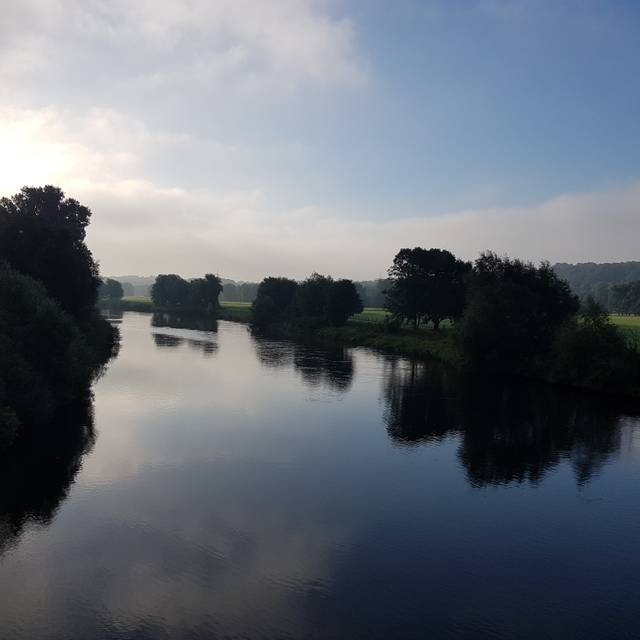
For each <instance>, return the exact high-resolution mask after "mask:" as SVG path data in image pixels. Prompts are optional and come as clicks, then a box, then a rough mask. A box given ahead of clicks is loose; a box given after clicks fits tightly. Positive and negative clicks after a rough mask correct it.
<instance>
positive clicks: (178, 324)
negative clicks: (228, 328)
mask: <svg viewBox="0 0 640 640" xmlns="http://www.w3.org/2000/svg"><path fill="white" fill-rule="evenodd" d="M151 326H152V327H158V328H171V329H192V330H196V331H202V332H206V334H208V335H205V336H203V337H202V338H191V337H189V338H187V337H184V336H181V335H175V334H170V333H158V332H154V333H152V336H153V341H154V342H155V345H156V346H157V347H159V348H161V349H162V348H174V347H179V346H180V345H182V344H187V345H188V346H189V347H190V348H192V349H195V350H196V351H200V352H202V355H203V356H205V357H210V356H212V355H214V354H215V353H216V352H217V351H218V343H217V342H216V341H215V340H214V339H212V336H211V335H209V334H212V333H217V332H218V321H217V319H216V317H215V316H213V315H211V314H206V313H205V314H203V313H196V314H193V313H167V312H158V311H157V312H154V314H153V315H152V317H151Z"/></svg>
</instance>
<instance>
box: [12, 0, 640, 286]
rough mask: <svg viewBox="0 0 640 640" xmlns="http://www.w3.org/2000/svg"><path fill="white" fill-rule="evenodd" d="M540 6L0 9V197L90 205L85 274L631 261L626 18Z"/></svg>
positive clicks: (634, 205) (630, 59)
mask: <svg viewBox="0 0 640 640" xmlns="http://www.w3.org/2000/svg"><path fill="white" fill-rule="evenodd" d="M544 4H545V3H529V2H524V1H522V2H506V1H505V2H490V3H487V2H470V3H469V4H468V7H467V9H465V10H462V9H461V10H459V11H453V12H449V10H448V8H447V4H444V3H439V2H432V3H422V2H418V3H411V2H403V3H398V5H397V7H396V9H394V10H391V9H390V8H389V7H388V6H376V5H377V3H371V5H370V6H368V8H367V9H366V10H364V9H362V5H359V4H356V3H350V2H344V3H343V2H339V1H338V0H335V1H333V0H331V1H330V0H260V1H259V2H257V1H253V2H250V1H249V0H216V1H204V0H203V1H199V0H191V1H189V2H187V1H174V2H160V1H151V0H148V1H143V0H140V1H134V2H131V1H125V0H119V1H113V2H109V3H103V2H97V1H95V2H94V1H83V2H80V1H78V2H73V1H70V0H69V1H65V0H27V1H25V0H22V1H20V2H18V1H15V2H14V1H13V0H9V1H8V2H4V3H3V12H2V18H1V20H2V25H1V26H2V39H0V82H1V83H2V85H1V86H2V87H3V91H2V93H1V94H0V148H1V149H2V154H1V156H0V193H2V194H7V195H8V194H10V193H12V192H15V191H16V190H17V189H18V188H19V187H20V186H22V185H24V184H31V185H39V184H45V183H53V184H58V185H60V186H62V187H63V188H64V189H65V191H66V192H67V193H68V195H71V196H73V197H76V198H78V199H80V200H81V201H82V202H83V203H85V204H87V205H88V206H90V207H91V208H92V210H93V211H94V219H93V222H92V226H91V230H90V236H89V243H90V247H91V249H92V250H93V252H94V254H95V256H96V257H97V258H98V260H99V261H100V263H101V265H102V270H103V272H104V273H107V274H116V273H119V274H122V273H138V274H151V273H158V272H169V271H171V272H178V273H182V274H183V275H185V276H192V275H197V274H201V273H203V272H205V271H206V272H209V271H213V272H217V273H219V274H221V275H224V276H228V277H234V278H237V279H256V278H260V277H262V276H264V275H266V274H269V273H272V274H276V273H277V274H285V275H290V276H295V277H303V276H305V275H307V274H308V273H310V272H311V271H314V270H317V271H322V272H330V273H333V274H334V275H336V276H352V277H356V278H367V277H377V276H378V275H381V274H383V273H384V271H385V269H386V267H387V266H388V264H389V263H390V261H391V259H392V257H393V255H394V253H395V252H396V251H397V249H398V248H400V247H402V246H413V245H422V246H439V247H446V248H449V249H451V250H453V251H454V252H456V253H457V254H459V255H461V256H463V257H466V258H472V257H474V256H476V255H477V253H478V252H480V251H482V250H484V249H494V250H497V251H499V252H507V253H509V254H511V255H518V256H522V257H525V258H531V259H536V260H537V259H543V258H544V259H549V260H551V261H586V260H594V261H608V260H630V259H637V258H638V257H639V256H638V252H637V238H638V237H640V215H638V214H639V211H638V202H639V201H640V199H639V196H640V166H639V165H640V162H639V161H638V159H637V157H636V156H637V154H635V153H633V152H632V149H636V150H637V148H638V147H637V145H638V142H640V128H639V126H638V123H637V114H636V117H635V119H632V117H631V116H632V111H633V109H632V106H633V104H636V106H637V102H634V101H635V100H636V99H637V97H638V95H637V88H636V86H635V85H636V84H637V82H636V83H635V84H631V83H629V82H628V78H627V76H626V75H625V74H627V73H629V74H635V72H637V67H638V61H639V60H640V58H639V57H638V55H637V53H638V50H637V44H635V43H634V42H633V39H632V38H631V34H632V33H633V29H632V27H633V25H634V24H635V26H636V27H637V26H638V22H637V15H635V13H634V12H633V10H632V9H629V11H630V13H624V12H622V10H621V12H619V13H613V12H611V13H608V14H607V15H605V16H602V15H597V14H595V13H594V11H593V7H592V6H591V5H590V3H581V4H578V3H572V2H567V3H562V5H563V6H568V9H571V11H568V12H567V13H563V12H558V11H555V12H552V13H551V14H549V12H543V11H541V10H540V7H541V6H544ZM622 4H624V3H622ZM449 6H450V5H449ZM549 6H551V4H550V5H549ZM580 7H582V9H580ZM516 9H517V11H516ZM390 12H391V13H390ZM571 12H573V15H574V17H575V15H576V13H577V14H578V17H580V18H581V20H570V19H569V18H570V17H571ZM634 20H636V22H635V23H634V22H633V21H634ZM563 21H564V22H563ZM630 21H631V23H630ZM576 25H577V26H576ZM487 29H490V30H491V32H492V42H494V44H495V48H497V49H498V50H499V52H500V53H501V55H500V56H493V55H492V54H491V53H490V52H489V50H486V49H483V40H484V38H485V37H486V30H487ZM516 32H517V33H516ZM558 32H561V33H562V34H563V37H564V41H563V43H564V44H561V45H554V46H561V47H566V50H565V51H564V53H566V54H567V55H566V56H565V57H560V56H561V54H562V53H563V51H562V50H557V51H554V53H555V54H557V55H558V58H557V60H555V61H552V60H550V59H549V57H548V51H547V50H546V49H547V48H548V47H545V42H544V40H541V39H540V38H541V36H545V35H546V36H549V37H551V36H554V37H555V36H557V34H558ZM518 34H519V37H516V36H517V35H518ZM523 43H524V44H523ZM536 43H537V44H536ZM594 44H598V45H599V46H600V49H599V58H598V62H597V64H595V63H594V64H593V65H592V66H591V71H589V70H588V69H584V68H583V67H585V66H587V65H588V64H590V60H589V59H588V58H587V59H586V60H585V59H584V56H583V55H582V54H583V52H584V51H586V50H587V48H589V51H591V47H593V45H594ZM492 46H493V45H492ZM478 51H480V52H482V51H485V52H487V55H486V58H484V59H482V58H480V60H481V62H479V59H478ZM502 54H512V55H511V58H512V60H511V61H510V60H509V56H508V55H502ZM567 56H568V57H567ZM616 56H617V58H618V61H619V60H621V59H622V60H623V61H624V62H625V65H626V66H624V68H618V67H615V68H616V71H615V72H612V71H610V69H609V68H608V66H607V64H608V63H607V61H608V60H609V58H610V59H611V60H610V62H611V64H612V65H613V60H614V59H615V58H616ZM621 56H622V58H621ZM521 60H526V61H528V63H529V66H528V67H523V66H519V62H520V61H521ZM612 68H613V67H612ZM475 72H477V73H475ZM478 74H479V76H478ZM603 84H604V85H606V89H607V91H608V93H607V92H601V90H602V89H603ZM536 87H538V88H539V90H540V93H539V94H536V93H535V89H536ZM569 89H571V91H569ZM599 92H600V95H596V94H598V93H599ZM595 123H599V125H598V126H594V124H595Z"/></svg>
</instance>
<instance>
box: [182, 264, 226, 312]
mask: <svg viewBox="0 0 640 640" xmlns="http://www.w3.org/2000/svg"><path fill="white" fill-rule="evenodd" d="M221 291H222V283H221V282H220V278H218V276H214V275H213V274H211V273H207V274H206V275H205V277H204V278H194V279H193V280H190V281H189V301H188V304H189V306H190V307H191V308H192V309H201V310H206V311H209V312H211V311H215V310H216V309H217V308H218V296H219V295H220V292H221Z"/></svg>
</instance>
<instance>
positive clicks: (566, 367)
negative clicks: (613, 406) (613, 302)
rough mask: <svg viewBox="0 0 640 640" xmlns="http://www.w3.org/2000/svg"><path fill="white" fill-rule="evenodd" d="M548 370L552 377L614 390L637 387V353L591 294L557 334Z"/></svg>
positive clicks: (639, 381)
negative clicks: (577, 312) (576, 313)
mask: <svg viewBox="0 0 640 640" xmlns="http://www.w3.org/2000/svg"><path fill="white" fill-rule="evenodd" d="M550 370H551V373H552V378H553V379H554V380H556V381H559V382H565V383H569V384H572V385H575V386H580V387H586V388H592V389H602V390H607V391H612V392H617V393H623V392H634V391H638V390H640V354H638V352H637V350H636V349H635V348H634V347H633V346H631V345H630V344H628V343H627V341H626V339H625V337H624V335H623V334H622V333H620V331H619V330H618V329H617V327H615V326H614V325H612V324H611V322H610V321H609V317H608V315H607V313H606V311H605V309H604V308H603V307H602V306H600V305H599V304H598V303H597V302H595V301H594V300H593V298H587V300H586V302H585V304H584V305H583V307H582V309H581V311H580V314H579V316H578V317H576V318H571V319H570V320H569V321H568V322H567V323H566V324H565V325H564V326H563V327H562V328H561V329H560V331H559V332H558V333H557V334H556V336H555V340H554V344H553V348H552V353H551V358H550Z"/></svg>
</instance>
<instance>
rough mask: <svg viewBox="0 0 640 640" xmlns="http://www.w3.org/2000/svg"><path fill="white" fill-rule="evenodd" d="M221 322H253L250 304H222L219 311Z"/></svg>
mask: <svg viewBox="0 0 640 640" xmlns="http://www.w3.org/2000/svg"><path fill="white" fill-rule="evenodd" d="M218 318H219V319H220V320H231V321H233V322H249V321H250V320H251V303H250V302H221V303H220V309H219V311H218Z"/></svg>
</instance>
